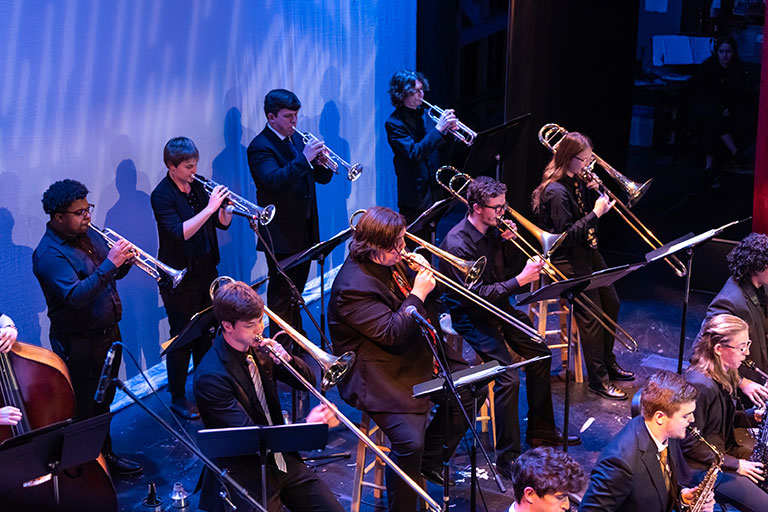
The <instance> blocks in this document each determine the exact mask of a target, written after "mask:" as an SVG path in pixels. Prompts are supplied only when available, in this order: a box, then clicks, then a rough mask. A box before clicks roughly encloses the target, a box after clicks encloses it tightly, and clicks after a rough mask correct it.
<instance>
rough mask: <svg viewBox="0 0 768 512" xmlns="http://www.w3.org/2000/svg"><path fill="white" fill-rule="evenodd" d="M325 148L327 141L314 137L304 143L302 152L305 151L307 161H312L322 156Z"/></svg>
mask: <svg viewBox="0 0 768 512" xmlns="http://www.w3.org/2000/svg"><path fill="white" fill-rule="evenodd" d="M324 149H325V143H324V142H323V141H321V140H320V139H312V140H310V141H309V142H307V143H306V144H304V150H303V151H302V153H304V156H305V157H306V159H307V161H309V162H311V161H312V160H314V159H315V158H318V157H320V156H321V155H322V154H323V150H324Z"/></svg>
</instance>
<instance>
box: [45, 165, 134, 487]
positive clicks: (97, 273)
mask: <svg viewBox="0 0 768 512" xmlns="http://www.w3.org/2000/svg"><path fill="white" fill-rule="evenodd" d="M43 210H44V211H45V213H46V214H48V215H49V216H50V220H49V221H48V224H47V225H46V230H45V234H44V235H43V237H42V238H41V239H40V243H38V244H37V248H36V249H35V252H34V253H33V255H32V270H33V272H34V274H35V277H36V278H37V280H38V282H39V283H40V288H42V290H43V295H44V296H45V302H46V304H47V306H48V318H49V319H50V321H51V330H50V342H51V349H52V350H53V351H54V352H55V353H56V354H57V355H58V356H59V357H61V358H62V359H63V360H64V362H65V363H66V365H67V369H68V370H69V375H70V378H71V381H72V388H73V390H74V392H75V403H76V406H77V417H76V419H77V420H84V419H88V418H92V417H94V416H98V415H100V414H105V413H108V412H109V406H110V404H111V403H112V399H113V398H114V396H115V386H114V385H113V384H111V385H110V386H109V388H108V389H107V393H106V396H105V400H104V401H103V402H102V403H100V404H99V403H97V402H96V401H94V393H95V392H96V388H97V386H98V381H99V375H100V373H101V368H102V365H103V363H104V359H105V358H106V356H107V352H109V347H110V346H111V345H112V343H113V342H114V341H117V340H120V339H122V338H121V336H120V328H119V327H118V322H119V321H120V318H121V316H122V306H121V303H120V296H119V295H118V293H117V287H116V286H115V282H116V281H117V280H118V279H122V278H123V277H124V276H125V275H126V274H127V273H128V271H129V270H130V268H131V260H132V259H133V254H132V252H131V250H132V248H133V246H132V245H131V244H130V243H129V242H127V241H125V240H120V241H118V242H117V243H115V244H114V245H113V246H112V248H111V249H110V248H108V247H107V243H106V241H105V240H104V239H103V238H101V237H100V236H99V235H97V234H96V233H95V231H93V230H91V229H89V225H90V223H91V211H92V210H93V205H92V204H89V203H88V189H87V188H86V186H85V185H83V184H82V183H80V182H78V181H75V180H71V179H65V180H61V181H57V182H56V183H54V184H52V185H51V186H50V187H48V190H46V191H45V193H44V194H43ZM121 354H122V353H121V351H120V348H119V347H118V348H117V350H116V351H115V362H114V364H113V365H112V375H111V376H112V377H117V372H118V371H119V369H120V358H121ZM102 453H104V457H105V459H106V461H107V464H108V465H109V468H110V470H111V471H112V473H116V474H121V475H129V474H135V473H139V472H141V471H142V467H141V465H139V464H138V463H137V462H134V461H132V460H128V459H126V458H124V457H119V456H117V455H115V454H114V452H113V451H112V438H111V436H109V435H107V438H106V439H105V441H104V445H103V446H102Z"/></svg>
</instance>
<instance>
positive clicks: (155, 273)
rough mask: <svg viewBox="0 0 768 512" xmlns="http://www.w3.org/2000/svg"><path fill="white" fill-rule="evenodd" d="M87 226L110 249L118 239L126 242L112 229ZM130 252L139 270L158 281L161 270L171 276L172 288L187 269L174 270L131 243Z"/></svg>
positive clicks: (182, 277)
mask: <svg viewBox="0 0 768 512" xmlns="http://www.w3.org/2000/svg"><path fill="white" fill-rule="evenodd" d="M88 227H89V228H91V229H92V230H94V231H95V232H96V233H97V234H99V235H100V236H101V238H103V239H104V241H105V242H107V246H108V247H109V248H110V249H111V248H112V246H113V245H115V244H116V243H117V242H119V241H120V240H125V241H126V242H128V240H126V239H125V237H123V236H120V235H118V234H117V233H115V232H114V231H113V230H111V229H109V228H106V229H99V228H97V227H96V226H94V225H93V224H90V223H89V224H88ZM129 243H130V242H129ZM131 245H133V244H131ZM131 253H133V257H134V259H133V263H134V265H136V266H137V267H139V268H140V269H141V270H143V271H144V272H146V273H147V274H149V275H150V276H151V277H154V278H155V279H157V280H158V281H159V280H160V278H161V274H160V271H163V273H165V274H167V275H168V277H170V278H171V283H173V287H174V288H176V286H178V284H179V283H180V282H181V280H182V279H184V275H185V274H186V273H187V269H183V270H176V269H175V268H173V267H170V266H168V265H166V264H165V263H163V262H162V261H160V260H158V259H157V258H154V257H153V256H150V255H149V254H148V253H147V252H146V251H144V250H142V249H139V248H138V247H136V246H135V245H133V247H132V248H131Z"/></svg>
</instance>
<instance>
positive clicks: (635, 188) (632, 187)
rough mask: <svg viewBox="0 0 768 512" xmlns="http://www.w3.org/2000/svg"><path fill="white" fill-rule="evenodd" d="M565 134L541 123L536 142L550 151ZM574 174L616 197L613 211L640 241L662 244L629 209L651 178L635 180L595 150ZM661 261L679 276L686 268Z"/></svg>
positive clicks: (654, 245) (670, 259)
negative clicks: (608, 182) (619, 193)
mask: <svg viewBox="0 0 768 512" xmlns="http://www.w3.org/2000/svg"><path fill="white" fill-rule="evenodd" d="M566 135H568V131H567V130H566V129H565V128H563V127H562V126H559V125H557V124H554V123H550V124H545V125H544V126H542V127H541V129H540V130H539V142H541V143H542V144H543V145H544V146H545V147H546V148H547V149H549V150H550V151H551V152H552V153H554V152H555V151H557V146H558V144H560V142H562V140H563V139H564V138H565V136H566ZM595 164H597V165H599V166H600V167H602V168H603V169H605V172H607V173H608V175H609V176H610V177H611V178H613V179H614V180H616V182H617V183H618V184H619V186H620V187H621V188H622V189H623V190H624V192H625V193H626V194H627V197H628V201H627V203H626V204H625V203H623V202H622V201H621V200H620V199H619V198H618V197H616V195H615V194H614V193H613V192H611V190H610V189H609V188H608V187H606V186H605V184H603V182H602V180H601V179H600V178H599V177H598V176H597V174H595V172H594V171H593V169H594V166H595ZM578 176H579V178H580V179H581V180H583V181H585V182H587V183H589V182H591V181H594V182H595V183H597V185H598V187H599V189H600V193H601V194H605V195H607V196H608V197H609V198H611V199H612V200H614V201H616V205H615V210H616V212H617V213H618V214H619V216H621V218H622V219H623V220H624V222H626V223H627V224H628V225H629V227H630V228H632V229H633V230H634V231H635V233H637V234H638V235H640V238H642V239H643V241H644V242H645V243H647V244H648V245H649V246H650V247H651V248H652V249H654V250H655V249H658V248H659V247H661V246H663V245H664V244H663V243H662V242H661V240H659V239H658V238H657V237H656V235H654V234H653V232H652V231H651V230H650V229H648V228H647V227H646V226H645V225H644V224H643V223H642V222H640V219H638V218H637V215H635V214H634V213H633V212H632V210H630V208H632V206H634V205H635V203H637V201H639V200H640V198H641V197H642V196H643V194H645V192H646V191H647V190H648V187H649V186H650V185H651V181H652V180H648V181H646V182H645V183H643V184H642V185H640V184H638V183H635V182H634V181H632V180H630V179H629V178H627V177H626V176H624V175H623V174H621V173H620V172H619V171H617V170H616V169H614V168H613V167H611V166H610V165H609V164H608V163H606V161H605V160H603V159H602V158H600V157H599V156H597V155H596V154H593V159H592V161H591V162H590V163H589V165H587V166H586V167H585V168H584V169H583V170H582V171H581V172H580V173H579V174H578ZM664 261H666V262H667V264H668V265H669V266H670V267H672V270H674V271H675V274H677V275H678V276H679V277H684V276H685V274H686V273H687V272H688V270H687V269H686V266H685V264H683V262H682V261H680V259H679V258H677V257H676V256H669V257H667V258H664Z"/></svg>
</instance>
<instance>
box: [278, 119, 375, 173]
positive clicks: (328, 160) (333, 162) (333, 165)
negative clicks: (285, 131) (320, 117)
mask: <svg viewBox="0 0 768 512" xmlns="http://www.w3.org/2000/svg"><path fill="white" fill-rule="evenodd" d="M293 131H295V132H296V133H298V134H299V135H301V140H302V141H304V144H309V143H310V142H314V141H316V140H318V139H317V137H315V136H314V135H312V134H311V133H310V132H302V131H299V130H297V129H296V127H295V126H294V128H293ZM322 153H323V156H324V157H325V159H324V160H325V161H324V164H325V166H326V167H328V169H330V170H331V171H333V173H334V174H339V167H342V168H344V169H345V170H346V171H347V179H348V180H349V181H355V180H356V179H357V178H359V177H360V175H361V174H363V166H362V165H361V164H354V165H352V164H350V163H349V162H347V161H346V160H344V159H343V158H341V157H340V156H339V155H337V154H336V153H334V152H333V151H331V149H330V148H329V147H328V146H326V145H325V144H323V151H322Z"/></svg>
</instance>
